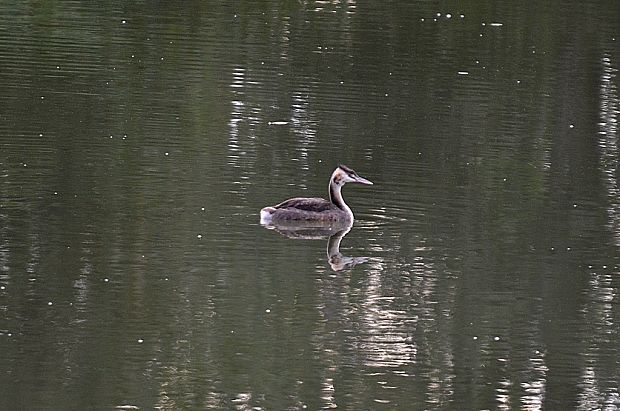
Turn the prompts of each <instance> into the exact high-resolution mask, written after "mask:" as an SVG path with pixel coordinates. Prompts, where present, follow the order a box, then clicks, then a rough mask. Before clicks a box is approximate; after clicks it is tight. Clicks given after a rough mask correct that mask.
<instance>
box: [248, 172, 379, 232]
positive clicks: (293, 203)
mask: <svg viewBox="0 0 620 411" xmlns="http://www.w3.org/2000/svg"><path fill="white" fill-rule="evenodd" d="M345 183H360V184H372V182H370V181H368V180H366V179H365V178H363V177H360V176H359V175H357V173H356V172H355V171H354V170H353V169H351V168H349V167H347V166H345V165H339V166H338V167H337V168H336V169H335V170H334V172H333V173H332V175H331V178H330V180H329V200H325V199H323V198H317V197H308V198H307V197H296V198H291V199H288V200H286V201H283V202H281V203H280V204H277V205H275V206H272V207H265V208H263V209H262V210H261V211H260V216H261V223H263V224H273V223H276V224H277V223H290V222H326V223H328V222H342V223H352V222H353V212H352V211H351V209H350V208H349V206H348V205H347V204H346V203H345V202H344V200H343V198H342V193H341V189H342V186H343V185H344V184H345Z"/></svg>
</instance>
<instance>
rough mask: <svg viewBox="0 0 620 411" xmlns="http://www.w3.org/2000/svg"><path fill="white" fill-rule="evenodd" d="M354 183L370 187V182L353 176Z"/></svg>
mask: <svg viewBox="0 0 620 411" xmlns="http://www.w3.org/2000/svg"><path fill="white" fill-rule="evenodd" d="M355 182H356V183H360V184H367V185H369V186H371V185H372V181H370V180H366V179H365V178H364V177H360V176H355Z"/></svg>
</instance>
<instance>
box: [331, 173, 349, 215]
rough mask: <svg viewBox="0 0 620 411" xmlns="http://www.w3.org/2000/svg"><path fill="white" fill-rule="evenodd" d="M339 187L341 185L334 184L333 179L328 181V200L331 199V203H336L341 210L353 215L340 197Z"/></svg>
mask: <svg viewBox="0 0 620 411" xmlns="http://www.w3.org/2000/svg"><path fill="white" fill-rule="evenodd" d="M341 188H342V186H340V185H338V184H334V182H333V180H330V181H329V201H331V202H332V204H334V205H336V207H338V208H339V209H341V210H342V211H345V212H346V213H347V214H349V215H351V216H353V212H352V211H351V209H350V208H349V206H348V205H347V203H345V202H344V199H343V198H342V193H341V191H340V189H341Z"/></svg>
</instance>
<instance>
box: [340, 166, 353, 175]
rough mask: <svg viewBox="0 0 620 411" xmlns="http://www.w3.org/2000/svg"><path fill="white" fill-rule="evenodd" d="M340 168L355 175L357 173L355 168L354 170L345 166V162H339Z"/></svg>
mask: <svg viewBox="0 0 620 411" xmlns="http://www.w3.org/2000/svg"><path fill="white" fill-rule="evenodd" d="M338 168H340V169H341V170H342V171H344V172H345V173H347V174H352V175H354V176H356V175H357V173H356V172H355V170H353V169H352V168H351V167H348V166H345V165H344V164H338Z"/></svg>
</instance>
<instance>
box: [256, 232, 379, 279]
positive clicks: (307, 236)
mask: <svg viewBox="0 0 620 411" xmlns="http://www.w3.org/2000/svg"><path fill="white" fill-rule="evenodd" d="M263 227H265V228H267V229H269V230H274V231H277V232H278V233H280V234H282V235H283V236H285V237H288V238H292V239H301V240H322V239H326V238H327V262H328V263H329V265H330V267H331V269H332V270H334V271H348V270H351V269H353V267H355V266H356V265H358V264H362V263H365V262H366V261H368V260H369V259H370V257H349V256H346V255H344V254H342V253H341V252H340V242H341V241H342V239H343V238H344V236H346V235H347V234H348V233H349V231H351V228H352V227H353V225H352V224H351V223H348V222H347V223H338V222H331V223H329V224H326V223H325V222H310V221H305V222H292V221H289V222H288V223H287V224H263Z"/></svg>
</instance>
